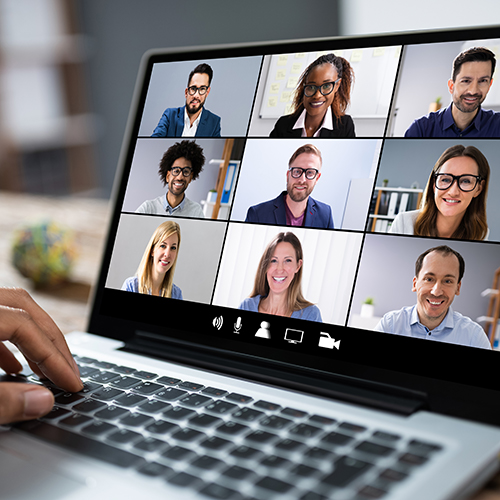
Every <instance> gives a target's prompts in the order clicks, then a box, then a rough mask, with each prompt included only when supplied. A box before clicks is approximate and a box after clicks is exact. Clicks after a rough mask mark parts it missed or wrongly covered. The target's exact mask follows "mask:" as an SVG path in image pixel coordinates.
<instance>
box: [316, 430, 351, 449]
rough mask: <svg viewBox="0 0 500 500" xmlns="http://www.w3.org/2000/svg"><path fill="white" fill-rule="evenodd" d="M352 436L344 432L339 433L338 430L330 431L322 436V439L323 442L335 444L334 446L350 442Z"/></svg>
mask: <svg viewBox="0 0 500 500" xmlns="http://www.w3.org/2000/svg"><path fill="white" fill-rule="evenodd" d="M352 440H353V438H352V437H351V436H346V435H345V434H341V433H340V432H330V434H327V435H326V436H324V437H323V439H322V441H324V442H325V443H328V444H331V445H335V446H343V445H345V444H347V443H349V442H351V441H352Z"/></svg>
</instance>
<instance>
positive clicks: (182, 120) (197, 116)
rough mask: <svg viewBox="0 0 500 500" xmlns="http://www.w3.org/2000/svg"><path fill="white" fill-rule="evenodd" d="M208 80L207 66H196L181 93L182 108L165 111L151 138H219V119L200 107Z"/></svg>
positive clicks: (207, 89) (208, 71)
mask: <svg viewBox="0 0 500 500" xmlns="http://www.w3.org/2000/svg"><path fill="white" fill-rule="evenodd" d="M212 76H213V70H212V68H211V67H210V66H209V65H208V64H205V63H202V64H199V65H198V66H196V68H194V70H193V71H191V73H190V74H189V79H188V86H187V88H186V90H185V91H184V94H185V97H186V105H185V106H182V107H180V108H168V109H166V110H165V112H164V113H163V115H162V117H161V118H160V121H159V122H158V125H157V126H156V128H155V129H154V131H153V135H152V136H151V137H220V117H218V116H217V115H215V114H213V113H211V112H210V111H208V109H205V107H204V105H205V101H206V99H207V97H208V94H210V84H211V83H212Z"/></svg>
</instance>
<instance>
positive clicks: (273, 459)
mask: <svg viewBox="0 0 500 500" xmlns="http://www.w3.org/2000/svg"><path fill="white" fill-rule="evenodd" d="M260 463H261V465H263V466H264V467H270V468H273V469H277V468H281V467H287V466H288V465H289V464H290V463H291V462H290V460H287V459H286V458H283V457H278V456H276V455H270V456H268V457H266V458H264V459H263V460H261V462H260Z"/></svg>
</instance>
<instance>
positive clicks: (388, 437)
mask: <svg viewBox="0 0 500 500" xmlns="http://www.w3.org/2000/svg"><path fill="white" fill-rule="evenodd" d="M373 437H374V438H377V439H381V440H382V441H388V442H389V441H390V442H394V441H398V440H399V439H401V436H399V435H398V434H391V433H389V432H382V431H377V432H374V433H373Z"/></svg>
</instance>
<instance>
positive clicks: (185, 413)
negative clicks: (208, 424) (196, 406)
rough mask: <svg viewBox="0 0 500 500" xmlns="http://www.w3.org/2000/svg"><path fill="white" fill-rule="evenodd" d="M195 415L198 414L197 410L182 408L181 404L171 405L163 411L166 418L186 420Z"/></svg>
mask: <svg viewBox="0 0 500 500" xmlns="http://www.w3.org/2000/svg"><path fill="white" fill-rule="evenodd" d="M193 415H196V412H195V411H194V410H189V409H188V408H182V407H181V406H170V408H168V409H167V410H166V411H164V412H163V416H164V417H165V418H168V419H169V420H176V421H181V420H186V419H187V418H189V417H192V416H193Z"/></svg>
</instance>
